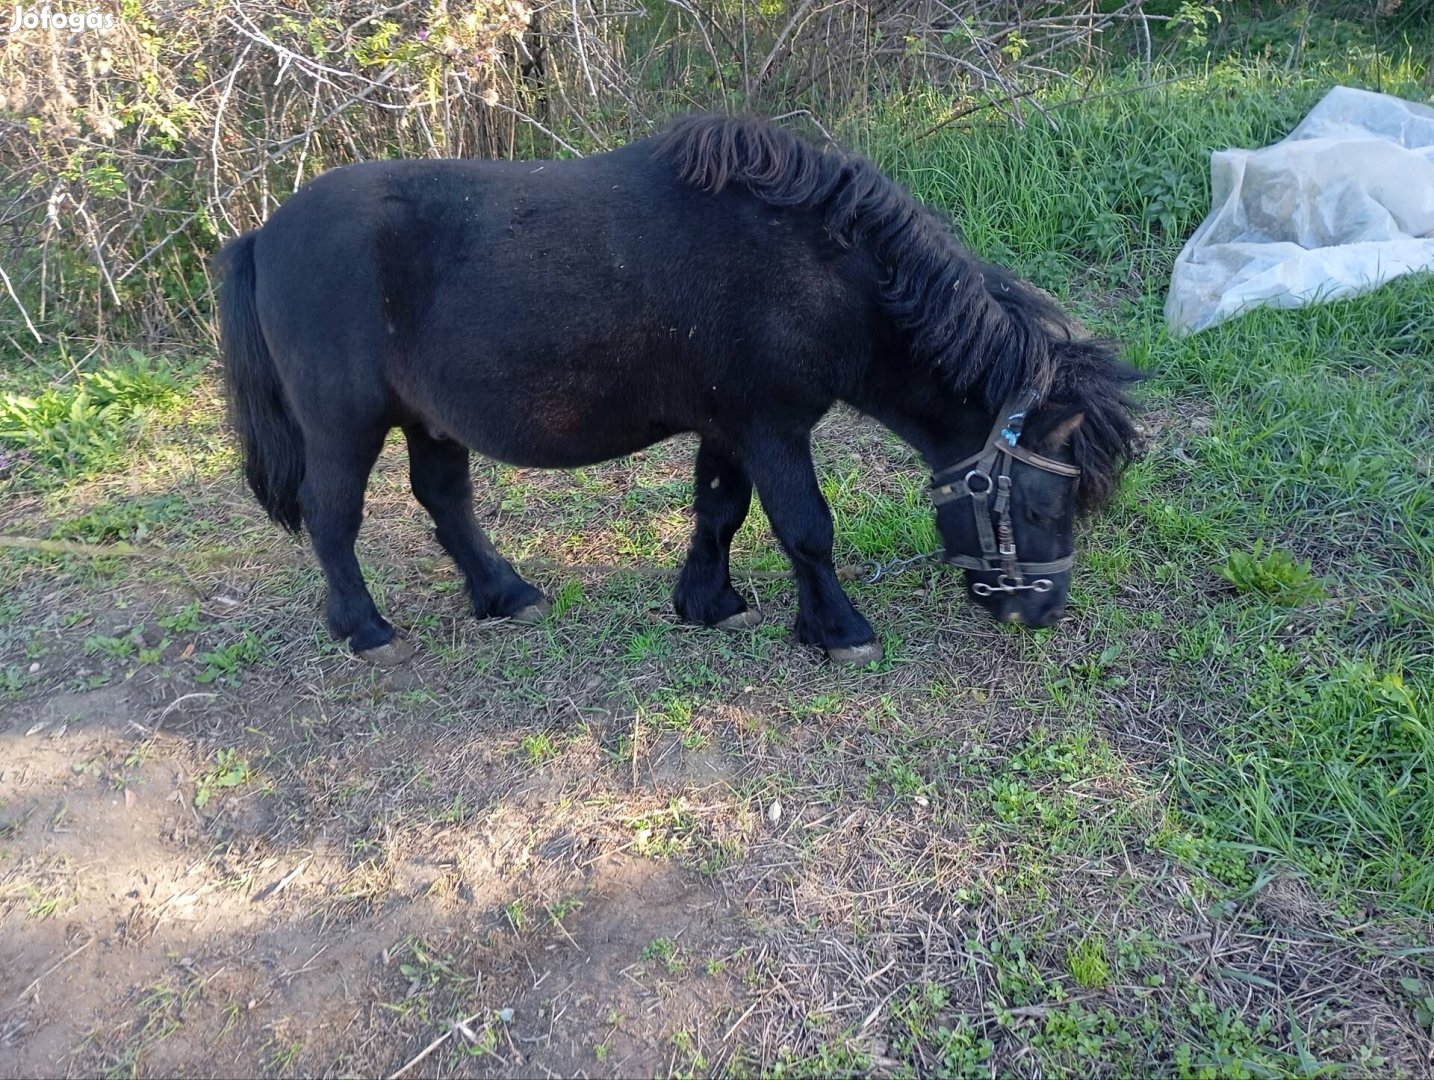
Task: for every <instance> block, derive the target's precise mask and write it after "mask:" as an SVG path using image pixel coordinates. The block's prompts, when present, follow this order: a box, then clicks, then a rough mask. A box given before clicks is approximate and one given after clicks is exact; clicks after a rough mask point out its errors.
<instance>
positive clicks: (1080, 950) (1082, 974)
mask: <svg viewBox="0 0 1434 1080" xmlns="http://www.w3.org/2000/svg"><path fill="white" fill-rule="evenodd" d="M1066 963H1067V964H1068V965H1069V966H1070V969H1071V976H1072V977H1073V978H1074V979H1075V981H1076V982H1078V983H1080V985H1081V986H1084V987H1088V988H1090V989H1092V990H1098V989H1100V988H1101V987H1103V986H1107V985H1109V983H1110V962H1109V961H1108V960H1106V958H1105V942H1103V941H1101V940H1100V939H1098V938H1093V937H1092V938H1086V939H1085V940H1084V941H1082V942H1081V943H1080V944H1078V945H1074V946H1072V947H1071V948H1069V949H1067V950H1066Z"/></svg>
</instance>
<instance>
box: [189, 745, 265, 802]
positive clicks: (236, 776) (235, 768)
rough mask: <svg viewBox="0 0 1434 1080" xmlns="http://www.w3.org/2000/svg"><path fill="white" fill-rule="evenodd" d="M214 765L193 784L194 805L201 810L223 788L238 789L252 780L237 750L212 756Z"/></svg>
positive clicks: (219, 752)
mask: <svg viewBox="0 0 1434 1080" xmlns="http://www.w3.org/2000/svg"><path fill="white" fill-rule="evenodd" d="M214 760H215V765H214V767H213V768H212V769H209V770H207V771H205V772H203V773H201V774H200V775H199V778H198V779H197V780H196V781H195V784H194V788H195V790H194V805H195V806H196V807H199V808H201V809H202V808H203V807H204V806H205V805H206V804H208V802H209V800H210V799H212V798H214V796H215V794H216V793H218V792H219V791H222V790H223V789H224V788H232V787H239V786H240V785H241V784H245V783H248V782H249V780H250V779H251V778H252V775H253V774H252V773H251V772H250V771H249V763H248V762H247V761H245V760H244V759H243V758H241V757H240V756H239V751H237V750H220V751H218V752H216V753H215V755H214Z"/></svg>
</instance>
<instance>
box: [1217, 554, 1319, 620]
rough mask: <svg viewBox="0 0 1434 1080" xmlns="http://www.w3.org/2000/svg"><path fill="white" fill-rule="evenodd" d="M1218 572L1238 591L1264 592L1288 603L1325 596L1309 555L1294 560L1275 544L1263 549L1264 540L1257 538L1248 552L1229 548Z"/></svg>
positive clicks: (1290, 604) (1293, 603)
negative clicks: (1300, 560) (1299, 560)
mask: <svg viewBox="0 0 1434 1080" xmlns="http://www.w3.org/2000/svg"><path fill="white" fill-rule="evenodd" d="M1220 576H1221V577H1223V578H1224V579H1225V580H1226V581H1228V582H1230V584H1232V585H1234V586H1235V588H1236V589H1238V590H1239V591H1240V592H1258V593H1263V594H1264V595H1265V596H1268V597H1270V599H1272V600H1274V601H1275V602H1276V603H1280V604H1286V605H1289V606H1291V607H1294V606H1297V605H1299V604H1302V603H1305V602H1306V601H1310V600H1318V599H1320V598H1321V597H1323V596H1324V586H1322V585H1321V584H1320V583H1319V581H1318V579H1316V578H1315V576H1314V574H1313V573H1312V571H1311V569H1310V563H1309V560H1308V559H1306V560H1305V561H1304V562H1301V563H1297V562H1295V560H1294V558H1293V557H1292V556H1291V555H1290V554H1289V552H1286V551H1281V550H1279V549H1278V548H1271V549H1270V550H1269V551H1268V552H1266V551H1265V542H1264V541H1263V540H1256V541H1255V546H1254V548H1253V550H1252V551H1250V553H1249V554H1246V553H1244V552H1242V551H1235V552H1231V553H1230V557H1229V558H1228V559H1226V560H1225V565H1224V566H1223V567H1221V568H1220Z"/></svg>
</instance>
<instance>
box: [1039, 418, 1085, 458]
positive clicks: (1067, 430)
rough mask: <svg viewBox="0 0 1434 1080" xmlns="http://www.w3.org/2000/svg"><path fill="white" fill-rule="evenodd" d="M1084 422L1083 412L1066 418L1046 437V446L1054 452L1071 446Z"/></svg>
mask: <svg viewBox="0 0 1434 1080" xmlns="http://www.w3.org/2000/svg"><path fill="white" fill-rule="evenodd" d="M1083 420H1085V413H1083V412H1078V413H1073V414H1071V415H1070V416H1068V417H1066V418H1065V419H1064V420H1062V421H1061V422H1060V423H1059V424H1057V425H1056V426H1055V427H1053V428H1052V429H1051V432H1050V434H1049V435H1047V436H1046V438H1045V443H1046V446H1047V447H1049V448H1050V449H1052V450H1061V449H1064V448H1065V447H1067V446H1069V445H1070V441H1071V439H1073V438H1075V433H1076V432H1077V431H1079V430H1080V426H1081V422H1082V421H1083Z"/></svg>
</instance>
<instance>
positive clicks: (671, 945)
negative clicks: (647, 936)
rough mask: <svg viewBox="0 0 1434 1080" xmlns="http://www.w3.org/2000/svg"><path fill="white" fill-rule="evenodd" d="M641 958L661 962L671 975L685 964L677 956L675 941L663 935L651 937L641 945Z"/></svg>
mask: <svg viewBox="0 0 1434 1080" xmlns="http://www.w3.org/2000/svg"><path fill="white" fill-rule="evenodd" d="M642 959H643V960H645V961H647V962H648V963H656V964H661V965H662V966H663V967H664V968H666V969H667V970H668V971H669V972H670V973H671V974H673V975H676V974H677V973H678V972H680V971H682V970H683V969H684V968H685V967H686V966H687V965H686V964H684V963H683V962H682V961H681V960H680V959H679V958H678V956H677V942H675V941H673V940H672V939H671V938H665V937H660V938H653V939H652V940H651V941H650V942H648V943H647V944H646V945H645V946H643V949H642Z"/></svg>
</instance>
